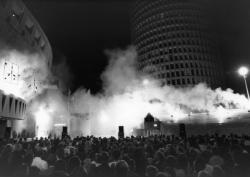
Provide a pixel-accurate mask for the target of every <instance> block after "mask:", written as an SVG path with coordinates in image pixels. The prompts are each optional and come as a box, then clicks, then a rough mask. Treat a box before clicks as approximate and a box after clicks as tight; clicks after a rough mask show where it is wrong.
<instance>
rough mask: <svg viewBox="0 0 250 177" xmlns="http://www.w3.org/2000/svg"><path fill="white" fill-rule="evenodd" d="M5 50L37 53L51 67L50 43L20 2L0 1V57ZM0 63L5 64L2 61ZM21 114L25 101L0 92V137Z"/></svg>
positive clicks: (12, 0)
mask: <svg viewBox="0 0 250 177" xmlns="http://www.w3.org/2000/svg"><path fill="white" fill-rule="evenodd" d="M5 49H14V50H18V51H24V52H29V53H31V54H32V53H36V54H41V55H42V56H43V59H45V62H46V63H47V64H48V67H51V65H52V49H51V46H50V43H49V41H48V39H47V37H46V35H45V34H44V32H43V30H42V28H41V27H40V25H39V23H38V22H37V21H36V19H35V18H34V17H33V15H32V14H31V13H30V11H29V10H28V9H27V7H26V6H25V5H24V3H23V2H22V1H21V0H0V54H1V52H3V51H5ZM0 57H2V54H1V55H0ZM1 60H4V59H3V58H0V61H1ZM0 63H3V65H7V63H6V62H0ZM11 67H13V65H12V66H11ZM2 68H4V67H2V66H1V68H0V69H2ZM11 72H12V70H11ZM34 75H35V73H34ZM1 77H3V76H1ZM34 77H35V76H34ZM25 111H26V103H25V100H23V99H20V98H17V97H16V96H15V95H11V94H5V91H4V90H3V91H1V90H0V138H2V137H4V136H7V137H8V136H10V134H11V129H12V127H13V126H14V125H15V120H22V119H24V118H25V117H24V115H25Z"/></svg>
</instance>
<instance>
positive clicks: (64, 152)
mask: <svg viewBox="0 0 250 177" xmlns="http://www.w3.org/2000/svg"><path fill="white" fill-rule="evenodd" d="M249 152H250V137H249V136H245V135H244V136H237V135H229V136H226V135H217V134H215V135H199V136H190V137H187V138H180V137H177V136H174V135H173V136H164V135H157V136H150V137H126V138H121V139H116V138H114V137H111V138H97V137H93V136H88V137H76V138H74V139H71V138H70V137H68V136H66V137H65V138H60V139H59V138H58V139H55V138H54V139H49V138H41V139H25V138H19V139H8V140H6V139H3V140H1V141H0V177H17V176H18V177H46V176H48V177H67V176H70V177H248V176H250V166H249V165H250V155H249Z"/></svg>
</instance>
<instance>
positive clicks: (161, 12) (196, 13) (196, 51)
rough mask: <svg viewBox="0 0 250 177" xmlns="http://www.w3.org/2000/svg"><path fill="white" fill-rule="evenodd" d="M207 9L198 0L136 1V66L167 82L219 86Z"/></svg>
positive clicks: (218, 64) (220, 78)
mask: <svg viewBox="0 0 250 177" xmlns="http://www.w3.org/2000/svg"><path fill="white" fill-rule="evenodd" d="M207 9H208V6H207V4H206V2H201V0H190V1H185V0H154V1H151V0H139V1H137V2H136V3H135V4H134V5H133V9H132V16H131V23H132V24H131V25H132V40H133V44H134V45H135V46H136V48H137V52H138V69H139V70H140V71H142V72H145V73H148V74H150V75H151V76H153V77H154V78H157V79H159V80H161V81H162V83H163V84H168V85H174V86H181V87H182V86H189V85H195V84H198V83H200V82H206V83H207V84H208V85H209V86H212V87H218V86H221V85H223V81H224V77H223V70H222V62H221V61H220V56H219V52H218V44H217V42H216V35H215V33H214V32H213V29H212V28H213V25H212V23H211V20H210V15H209V14H208V13H207V12H209V11H207Z"/></svg>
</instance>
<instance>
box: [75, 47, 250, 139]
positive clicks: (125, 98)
mask: <svg viewBox="0 0 250 177" xmlns="http://www.w3.org/2000/svg"><path fill="white" fill-rule="evenodd" d="M107 54H108V56H109V58H110V62H109V65H108V66H107V68H106V70H105V71H104V73H103V74H102V79H103V81H104V91H103V93H100V94H97V95H91V94H90V92H86V91H85V90H83V89H81V90H78V91H77V92H76V93H75V94H74V95H73V97H72V103H73V105H72V111H74V112H77V113H79V114H82V115H87V116H88V118H89V119H90V120H91V133H92V134H94V135H98V136H115V135H117V131H118V130H117V127H118V126H120V125H123V126H124V127H125V133H126V134H127V135H128V134H130V132H131V131H132V130H133V128H135V127H138V126H140V124H141V123H142V122H143V119H144V117H145V116H146V115H147V113H149V112H150V113H151V114H153V115H154V116H155V117H157V118H159V119H160V120H162V121H166V120H172V121H174V122H178V121H179V120H182V119H185V118H187V116H188V114H190V113H192V112H193V111H196V112H205V113H207V114H209V115H211V117H214V118H215V119H216V120H217V122H223V121H224V120H225V119H226V118H227V117H229V116H231V114H233V113H235V111H233V109H240V110H241V111H242V110H247V109H249V106H250V105H249V102H248V100H247V99H246V97H245V96H244V95H240V94H235V93H233V91H232V90H231V89H227V90H222V89H220V88H218V89H216V90H212V89H210V88H209V87H207V86H206V84H203V83H201V84H198V85H196V86H194V87H187V88H175V87H172V86H161V84H160V83H159V82H158V81H157V80H155V79H153V78H150V77H149V76H146V75H142V74H140V73H138V72H137V71H136V68H135V64H136V58H137V55H136V51H135V49H134V48H133V47H129V48H128V49H127V50H113V51H108V52H107Z"/></svg>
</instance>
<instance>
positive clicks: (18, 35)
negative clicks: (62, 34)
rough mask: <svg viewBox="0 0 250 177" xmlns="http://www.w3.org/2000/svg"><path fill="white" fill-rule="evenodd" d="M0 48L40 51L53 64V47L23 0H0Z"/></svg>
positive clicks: (49, 63)
mask: <svg viewBox="0 0 250 177" xmlns="http://www.w3.org/2000/svg"><path fill="white" fill-rule="evenodd" d="M0 26H1V28H0V48H2V47H5V46H7V47H10V48H14V49H18V50H25V51H29V52H39V53H40V54H42V55H44V56H45V58H46V59H47V62H48V65H49V66H51V64H52V49H51V46H50V43H49V41H48V39H47V37H46V35H45V33H44V32H43V30H42V28H41V27H40V25H39V23H38V22H37V21H36V19H35V18H34V17H33V15H32V14H31V13H30V11H29V10H28V9H27V7H26V6H25V4H24V3H23V2H22V1H21V0H0Z"/></svg>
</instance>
